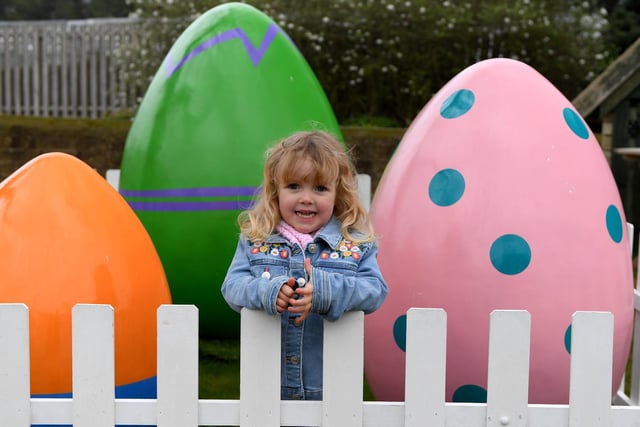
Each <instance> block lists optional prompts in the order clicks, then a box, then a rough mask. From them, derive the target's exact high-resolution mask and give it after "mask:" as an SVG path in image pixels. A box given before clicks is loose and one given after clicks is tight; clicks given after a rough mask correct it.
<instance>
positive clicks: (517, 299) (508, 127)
mask: <svg viewBox="0 0 640 427" xmlns="http://www.w3.org/2000/svg"><path fill="white" fill-rule="evenodd" d="M371 214H372V218H373V221H374V225H375V227H376V232H377V234H378V235H379V237H380V241H379V243H380V252H379V258H378V259H379V263H380V268H381V269H382V273H383V274H384V276H385V278H386V279H387V281H388V283H389V288H390V291H389V295H388V297H387V300H386V302H385V304H383V306H382V307H381V308H380V309H379V310H378V311H377V312H375V313H373V314H371V315H369V316H367V317H366V320H365V371H366V375H367V380H368V382H369V385H370V387H371V389H372V392H373V394H374V396H375V397H376V399H378V400H390V401H394V400H403V399H404V374H405V368H404V366H405V365H404V362H405V353H404V345H405V330H406V329H405V328H406V317H405V314H406V311H407V310H408V309H409V308H411V307H432V308H443V309H444V310H445V311H446V312H447V321H448V323H447V373H446V399H447V400H448V401H459V402H477V401H480V402H482V401H486V383H487V363H488V344H489V316H490V313H491V312H492V311H493V310H495V309H518V310H527V311H529V313H531V355H530V372H529V374H530V379H529V401H530V402H531V403H567V402H568V398H569V367H570V351H571V349H570V337H571V327H570V324H571V318H572V315H573V313H574V312H576V311H578V310H594V311H608V312H612V313H613V314H614V322H615V323H614V355H613V390H612V394H613V393H614V391H615V390H616V389H617V388H618V385H619V384H620V381H621V380H622V376H623V373H624V370H625V366H626V362H627V360H628V357H629V349H630V342H631V333H632V320H633V300H632V298H633V270H632V264H631V253H630V247H629V246H630V242H629V236H628V233H627V228H626V220H625V216H624V211H623V207H622V203H621V201H620V196H619V193H618V189H617V186H616V183H615V181H614V179H613V176H612V174H611V171H610V168H609V165H608V163H607V161H606V158H605V156H604V155H603V152H602V149H601V148H600V145H599V144H598V141H597V140H596V138H595V136H594V135H593V133H592V132H591V131H590V130H589V128H588V126H587V125H586V124H585V122H584V121H583V119H582V117H581V116H580V115H579V114H578V113H577V112H576V110H575V108H574V107H573V106H572V104H571V102H569V101H568V100H567V99H566V98H565V97H564V96H563V95H562V94H561V93H560V92H559V91H558V90H557V89H556V88H555V87H554V86H553V85H552V84H551V83H550V82H549V81H548V80H547V79H545V78H544V77H543V76H542V75H540V74H539V73H538V72H537V71H536V70H534V69H533V68H531V67H530V66H528V65H526V64H524V63H522V62H519V61H515V60H510V59H490V60H486V61H482V62H479V63H477V64H474V65H472V66H470V67H468V68H467V69H465V70H463V71H462V72H461V73H460V74H458V75H457V76H455V77H454V78H453V79H452V80H451V81H450V82H449V83H447V85H445V86H444V87H443V88H442V89H441V90H440V91H439V92H438V93H437V94H436V95H435V96H434V97H433V98H432V99H431V100H430V101H429V103H428V104H427V105H426V106H425V107H424V108H423V110H422V111H421V112H420V113H419V114H418V116H417V117H416V118H415V120H414V122H413V123H412V124H411V126H410V127H409V129H408V130H407V132H406V134H405V135H404V137H403V139H402V141H401V142H400V144H399V146H398V148H397V150H396V152H395V154H394V156H393V158H392V159H391V161H390V162H389V164H388V165H387V168H386V170H385V172H384V174H383V177H382V179H381V181H380V184H379V186H378V188H377V190H376V193H375V196H374V199H373V202H372V205H371Z"/></svg>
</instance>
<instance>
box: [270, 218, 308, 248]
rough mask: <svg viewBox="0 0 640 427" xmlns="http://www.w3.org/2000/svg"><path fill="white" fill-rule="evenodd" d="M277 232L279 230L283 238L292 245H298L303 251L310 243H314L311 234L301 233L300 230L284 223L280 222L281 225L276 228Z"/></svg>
mask: <svg viewBox="0 0 640 427" xmlns="http://www.w3.org/2000/svg"><path fill="white" fill-rule="evenodd" d="M276 230H278V233H280V234H282V236H283V237H284V238H285V239H287V240H288V241H290V242H291V243H292V244H296V243H297V244H298V245H299V246H300V248H301V249H303V250H304V249H305V248H306V247H307V245H308V244H309V243H311V242H313V236H312V235H311V234H304V233H300V232H299V231H298V230H296V229H295V228H293V227H292V226H290V225H289V224H287V223H286V222H284V221H280V223H279V224H278V225H277V227H276Z"/></svg>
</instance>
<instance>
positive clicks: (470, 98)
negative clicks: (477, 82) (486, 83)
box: [440, 89, 476, 119]
mask: <svg viewBox="0 0 640 427" xmlns="http://www.w3.org/2000/svg"><path fill="white" fill-rule="evenodd" d="M475 100H476V97H475V95H474V94H473V92H471V91H470V90H469V89H460V90H457V91H455V92H454V93H452V94H451V95H449V97H448V98H447V99H446V100H445V101H444V102H443V103H442V105H441V106H440V115H441V116H442V117H444V118H445V119H455V118H457V117H460V116H462V115H463V114H465V113H466V112H467V111H469V110H470V109H471V107H473V103H474V102H475Z"/></svg>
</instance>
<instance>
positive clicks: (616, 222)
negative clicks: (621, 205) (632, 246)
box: [607, 205, 622, 243]
mask: <svg viewBox="0 0 640 427" xmlns="http://www.w3.org/2000/svg"><path fill="white" fill-rule="evenodd" d="M607 231H608V232H609V236H610V237H611V239H612V240H613V241H614V242H616V243H620V242H621V241H622V217H621V216H620V211H619V210H618V208H616V207H615V206H613V205H609V207H608V208H607Z"/></svg>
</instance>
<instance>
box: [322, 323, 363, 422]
mask: <svg viewBox="0 0 640 427" xmlns="http://www.w3.org/2000/svg"><path fill="white" fill-rule="evenodd" d="M363 357H364V313H363V312H361V311H354V312H349V313H345V314H344V315H343V316H342V319H340V321H339V322H329V321H325V322H324V355H323V392H322V393H323V395H322V399H323V400H322V425H323V426H326V427H332V426H335V427H351V426H353V427H356V426H362V387H363V374H364V369H363Z"/></svg>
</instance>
